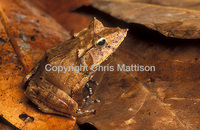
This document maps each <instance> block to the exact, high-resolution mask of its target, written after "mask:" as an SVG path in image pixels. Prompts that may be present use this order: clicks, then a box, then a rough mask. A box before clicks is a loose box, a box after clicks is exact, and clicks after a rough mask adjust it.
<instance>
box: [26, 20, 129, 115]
mask: <svg viewBox="0 0 200 130" xmlns="http://www.w3.org/2000/svg"><path fill="white" fill-rule="evenodd" d="M126 33H127V29H120V28H107V27H104V26H103V25H102V24H101V22H100V21H98V20H97V19H94V20H93V21H92V22H91V23H90V25H89V27H88V28H85V29H83V30H81V31H80V32H78V33H76V34H74V38H72V39H71V40H68V41H66V42H64V43H61V44H58V45H57V46H56V47H54V48H51V49H48V50H47V51H46V53H45V56H44V57H43V59H42V60H41V61H40V62H39V63H38V64H37V65H36V66H35V68H34V69H33V70H32V71H31V72H30V73H29V74H28V75H27V76H26V77H25V78H24V82H27V81H28V80H30V81H29V82H28V87H27V90H26V95H27V96H28V97H29V98H30V99H31V100H32V102H33V103H35V104H36V105H38V107H39V108H40V109H41V110H42V111H44V112H46V113H55V114H61V115H67V116H77V115H79V114H83V112H79V111H77V110H78V106H81V100H82V88H83V87H84V85H85V84H86V83H87V81H88V80H89V79H90V78H91V77H92V76H93V74H94V72H93V71H92V69H91V66H92V65H93V64H96V65H99V64H101V63H102V62H103V61H104V60H105V59H106V58H107V57H108V56H109V55H110V54H111V53H113V52H114V51H115V50H116V48H117V47H118V46H119V45H120V44H121V42H122V41H123V39H124V37H125V36H126ZM47 64H49V66H48V67H50V65H51V66H56V67H58V66H65V67H66V66H79V65H82V66H86V65H87V66H88V71H87V70H86V71H80V72H79V73H77V72H75V71H67V72H66V73H63V72H64V70H63V71H62V72H59V73H58V71H47V69H48V70H49V68H48V67H47ZM45 67H46V69H45ZM87 112H88V113H91V112H94V111H93V110H91V111H87Z"/></svg>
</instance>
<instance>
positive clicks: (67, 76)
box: [36, 39, 83, 95]
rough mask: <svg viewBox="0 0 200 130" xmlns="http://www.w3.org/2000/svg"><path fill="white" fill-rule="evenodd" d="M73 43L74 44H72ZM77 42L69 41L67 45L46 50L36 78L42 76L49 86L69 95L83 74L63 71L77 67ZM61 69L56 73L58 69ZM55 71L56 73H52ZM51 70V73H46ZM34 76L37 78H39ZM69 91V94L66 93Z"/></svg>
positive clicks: (59, 45)
mask: <svg viewBox="0 0 200 130" xmlns="http://www.w3.org/2000/svg"><path fill="white" fill-rule="evenodd" d="M74 41H75V42H74ZM76 41H77V40H73V39H72V40H69V41H67V43H66V42H65V43H61V44H58V45H57V46H56V47H54V48H51V49H48V50H47V51H46V54H45V56H44V57H43V59H42V61H41V63H40V67H39V70H38V72H37V73H38V74H37V75H38V76H40V77H41V76H42V77H43V78H44V79H46V80H47V81H48V82H50V83H51V84H53V85H55V86H56V87H58V88H60V89H61V90H63V91H65V92H66V93H68V94H69V95H70V94H71V89H70V88H73V87H74V86H75V85H76V84H77V83H78V82H79V81H80V80H81V76H82V75H83V73H76V72H75V71H72V70H69V69H64V67H65V68H67V67H68V68H69V67H71V68H72V67H75V66H77V58H78V57H77V44H78V43H77V42H76ZM59 67H60V69H61V68H62V70H60V72H58V68H59ZM55 69H57V70H56V71H53V70H55ZM47 70H51V71H47ZM38 76H36V77H37V78H39V77H38ZM68 91H69V92H68Z"/></svg>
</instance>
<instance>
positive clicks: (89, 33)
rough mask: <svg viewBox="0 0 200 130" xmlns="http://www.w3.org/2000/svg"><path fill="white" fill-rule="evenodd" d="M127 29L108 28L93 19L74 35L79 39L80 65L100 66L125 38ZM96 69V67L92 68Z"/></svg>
mask: <svg viewBox="0 0 200 130" xmlns="http://www.w3.org/2000/svg"><path fill="white" fill-rule="evenodd" d="M127 31H128V29H120V28H119V27H115V28H109V27H104V26H103V24H102V23H101V22H100V21H99V20H97V19H96V18H94V20H93V21H92V22H91V23H90V25H89V26H88V27H87V28H85V29H83V30H81V31H80V32H78V33H75V34H74V37H78V38H79V39H80V47H79V50H78V58H79V59H80V60H81V63H82V64H87V65H88V66H91V65H94V64H95V65H100V64H101V63H102V62H103V61H104V60H105V59H106V58H107V57H108V56H110V55H111V54H112V53H113V52H114V51H115V50H116V49H117V48H118V46H119V45H120V44H121V42H122V41H123V40H124V38H125V37H126V34H127ZM93 67H96V66H93Z"/></svg>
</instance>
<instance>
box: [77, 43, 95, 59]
mask: <svg viewBox="0 0 200 130" xmlns="http://www.w3.org/2000/svg"><path fill="white" fill-rule="evenodd" d="M93 47H95V45H93V46H91V47H90V48H89V49H87V50H86V51H85V52H84V53H83V54H82V56H80V58H78V60H79V59H81V58H82V57H83V56H84V55H85V54H86V53H87V52H88V51H89V50H91V49H92V48H93Z"/></svg>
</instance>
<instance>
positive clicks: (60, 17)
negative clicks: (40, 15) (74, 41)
mask: <svg viewBox="0 0 200 130" xmlns="http://www.w3.org/2000/svg"><path fill="white" fill-rule="evenodd" d="M28 1H30V2H31V3H33V4H34V5H36V6H37V7H39V8H40V9H42V10H44V11H45V12H47V13H48V14H49V15H51V16H52V17H53V18H54V19H56V21H58V23H60V24H61V25H62V26H63V27H64V28H65V29H67V30H69V31H70V32H71V33H70V34H71V35H73V33H76V32H78V31H80V30H81V29H83V28H85V27H87V26H88V24H89V22H90V21H91V20H90V18H88V17H85V16H83V15H81V14H77V13H74V12H73V10H74V9H76V8H78V7H80V6H83V5H89V4H90V0H58V1H56V2H55V0H28Z"/></svg>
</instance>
